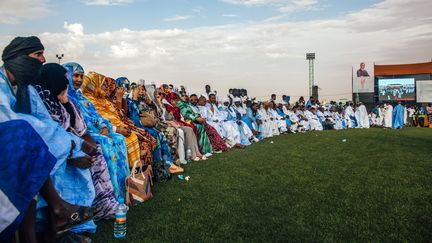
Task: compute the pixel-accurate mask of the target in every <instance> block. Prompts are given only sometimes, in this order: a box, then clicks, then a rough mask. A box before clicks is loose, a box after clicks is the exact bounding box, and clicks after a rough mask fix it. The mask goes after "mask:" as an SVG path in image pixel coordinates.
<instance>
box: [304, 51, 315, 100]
mask: <svg viewBox="0 0 432 243" xmlns="http://www.w3.org/2000/svg"><path fill="white" fill-rule="evenodd" d="M306 60H308V61H309V97H311V96H312V88H313V86H314V85H315V84H314V79H315V77H314V60H315V53H306Z"/></svg>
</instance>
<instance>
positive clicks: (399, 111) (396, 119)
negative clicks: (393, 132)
mask: <svg viewBox="0 0 432 243" xmlns="http://www.w3.org/2000/svg"><path fill="white" fill-rule="evenodd" d="M392 127H393V129H401V128H403V127H404V107H403V106H402V105H401V104H399V105H397V106H395V107H394V108H393V126H392Z"/></svg>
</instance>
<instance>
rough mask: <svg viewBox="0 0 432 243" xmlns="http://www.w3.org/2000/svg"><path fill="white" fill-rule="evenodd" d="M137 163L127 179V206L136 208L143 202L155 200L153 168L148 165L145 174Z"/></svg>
mask: <svg viewBox="0 0 432 243" xmlns="http://www.w3.org/2000/svg"><path fill="white" fill-rule="evenodd" d="M138 163H141V162H135V163H134V165H133V167H132V171H131V174H130V175H129V176H128V177H126V204H128V205H132V206H136V205H138V204H140V203H142V202H145V201H148V200H150V199H152V198H153V194H152V191H151V186H152V185H153V182H152V179H151V178H152V167H151V165H148V166H147V168H146V170H145V171H144V172H143V168H142V167H141V166H140V167H138V168H137V164H138Z"/></svg>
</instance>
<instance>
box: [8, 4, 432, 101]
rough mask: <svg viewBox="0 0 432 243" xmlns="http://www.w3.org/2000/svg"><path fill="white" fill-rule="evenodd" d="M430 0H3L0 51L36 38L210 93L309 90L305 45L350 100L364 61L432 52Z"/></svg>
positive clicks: (325, 85)
mask: <svg viewBox="0 0 432 243" xmlns="http://www.w3.org/2000/svg"><path fill="white" fill-rule="evenodd" d="M431 9H432V1H431V0H409V1H408V0H381V1H379V0H361V1H360V0H355V1H354V0H344V1H336V0H206V1H202V0H201V1H198V0H171V1H168V0H157V1H156V0H65V1H53V0H52V1H49V0H1V1H0V16H1V18H0V48H1V49H3V48H4V46H6V45H7V44H8V43H9V42H10V40H11V39H12V38H13V37H14V36H17V35H20V36H29V35H37V36H39V37H40V38H41V39H42V41H43V43H44V45H45V48H46V57H47V59H48V61H49V62H55V61H56V60H57V59H56V58H55V55H56V54H57V53H64V54H65V58H64V61H76V62H79V63H80V64H82V65H83V66H84V68H85V70H86V71H97V72H100V73H103V74H105V75H108V76H111V77H114V78H115V77H119V76H127V77H128V78H129V79H130V80H132V81H133V80H138V79H145V80H146V81H147V82H151V81H154V82H155V83H156V84H161V83H172V84H175V85H178V84H185V85H186V86H187V88H188V91H190V92H196V93H201V92H203V86H204V84H211V85H212V87H213V88H214V89H217V90H218V91H219V93H226V91H227V89H228V88H247V89H248V91H249V93H250V94H251V95H252V96H257V97H260V98H262V99H264V98H267V96H268V95H269V94H270V93H276V94H279V95H281V94H287V95H291V96H293V97H298V96H300V95H305V96H307V95H308V65H307V62H306V60H305V54H306V53H307V52H315V53H316V63H315V68H316V70H315V77H316V78H315V82H316V84H317V85H319V86H320V88H321V89H320V95H321V97H323V98H324V99H331V98H348V97H349V96H350V92H351V69H352V66H353V65H355V67H357V65H358V63H359V62H366V63H371V64H373V63H374V62H375V63H376V64H393V63H416V62H426V61H430V60H431V58H432V15H431Z"/></svg>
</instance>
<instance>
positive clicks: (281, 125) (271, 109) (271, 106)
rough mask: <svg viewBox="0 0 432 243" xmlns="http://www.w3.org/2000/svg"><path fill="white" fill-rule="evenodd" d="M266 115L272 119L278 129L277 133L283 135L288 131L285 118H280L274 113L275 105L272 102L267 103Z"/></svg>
mask: <svg viewBox="0 0 432 243" xmlns="http://www.w3.org/2000/svg"><path fill="white" fill-rule="evenodd" d="M269 103H270V104H269V109H268V113H269V116H270V117H272V118H273V119H274V121H275V122H276V124H277V127H278V129H279V133H285V132H287V131H288V128H287V123H286V121H285V117H282V116H280V115H279V114H278V113H277V111H276V104H275V103H274V102H269Z"/></svg>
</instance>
